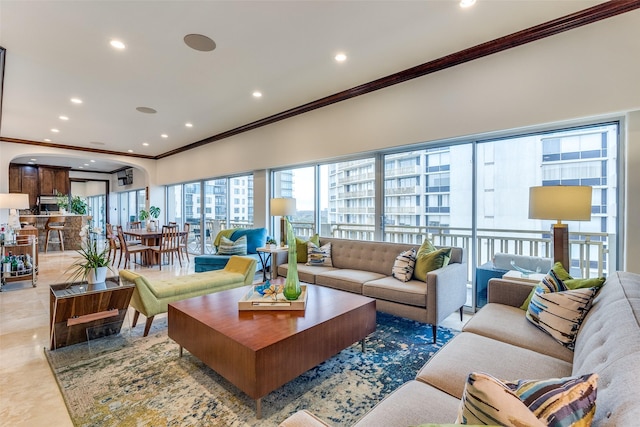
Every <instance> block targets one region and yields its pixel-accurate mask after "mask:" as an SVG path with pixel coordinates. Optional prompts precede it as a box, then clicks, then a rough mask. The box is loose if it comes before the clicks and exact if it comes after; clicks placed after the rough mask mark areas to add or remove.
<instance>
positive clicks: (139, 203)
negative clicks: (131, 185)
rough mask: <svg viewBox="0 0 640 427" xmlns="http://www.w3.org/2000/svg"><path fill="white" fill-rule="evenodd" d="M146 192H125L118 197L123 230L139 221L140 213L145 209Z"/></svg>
mask: <svg viewBox="0 0 640 427" xmlns="http://www.w3.org/2000/svg"><path fill="white" fill-rule="evenodd" d="M145 197H146V191H145V190H133V191H124V192H122V193H119V197H118V213H119V215H118V221H119V223H120V225H121V226H122V227H123V228H129V224H130V223H132V222H134V221H138V213H139V212H140V211H141V210H142V209H144V208H145Z"/></svg>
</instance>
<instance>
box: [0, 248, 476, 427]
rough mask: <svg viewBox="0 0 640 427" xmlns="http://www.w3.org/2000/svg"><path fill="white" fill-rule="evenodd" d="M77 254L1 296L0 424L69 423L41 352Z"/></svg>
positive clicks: (177, 270) (452, 323)
mask: <svg viewBox="0 0 640 427" xmlns="http://www.w3.org/2000/svg"><path fill="white" fill-rule="evenodd" d="M76 256H77V254H76V252H74V251H65V252H63V253H62V252H51V251H50V252H49V253H48V254H40V266H39V269H40V274H39V275H38V285H37V287H35V288H33V287H31V285H30V283H28V282H16V283H11V284H8V285H7V286H6V287H5V288H3V292H0V426H14V427H20V426H25V427H26V426H29V427H33V426H56V427H66V426H72V425H73V424H72V423H71V420H70V418H69V415H68V413H67V409H66V407H65V404H64V401H63V399H62V395H61V394H60V391H59V389H58V385H57V383H56V380H55V378H54V376H53V374H52V373H51V370H50V368H49V364H48V363H47V361H46V358H45V356H44V349H45V347H46V348H48V346H49V285H51V284H54V283H62V282H64V281H65V277H66V276H65V270H66V268H67V267H68V266H69V265H70V264H72V263H73V262H74V258H75V257H76ZM193 267H194V265H193V258H192V259H191V262H190V263H188V264H187V263H186V262H183V266H182V267H180V266H179V265H178V264H177V263H176V265H174V266H172V267H166V266H164V267H163V269H162V271H159V270H158V268H157V267H155V268H147V267H140V266H138V265H134V267H133V268H132V269H134V270H139V271H141V272H143V273H144V274H145V275H147V276H149V277H158V278H160V277H162V278H164V277H171V276H178V275H182V274H188V273H193ZM116 271H117V270H116ZM259 276H260V278H261V277H262V274H260V275H259ZM256 277H258V275H256ZM130 314H131V313H130ZM128 318H129V319H131V315H130V316H128ZM468 319H469V316H467V315H465V318H464V320H463V322H460V318H459V314H458V313H454V314H452V315H451V316H449V318H447V319H446V321H445V322H444V323H443V326H447V327H450V328H453V329H458V330H459V329H460V328H461V327H462V325H463V324H464V322H466V321H467V320H468ZM141 320H142V321H143V322H144V319H141Z"/></svg>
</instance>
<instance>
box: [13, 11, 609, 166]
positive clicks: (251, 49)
mask: <svg viewBox="0 0 640 427" xmlns="http://www.w3.org/2000/svg"><path fill="white" fill-rule="evenodd" d="M597 3H601V1H581V0H570V1H542V0H536V1H525V0H511V1H507V0H501V1H498V0H478V2H477V4H476V5H475V6H473V7H472V8H470V9H462V8H460V7H459V5H458V2H457V0H440V1H415V0H413V1H398V0H397V1H328V0H327V1H152V0H146V1H145V0H140V1H124V0H120V1H92V0H84V1H77V0H75V1H56V0H47V1H33V0H31V1H25V0H0V46H2V47H4V48H5V49H6V50H7V52H6V64H5V78H4V100H3V108H2V114H3V116H2V123H1V125H2V128H1V129H0V136H2V137H5V138H17V139H24V140H31V141H38V142H42V141H44V140H45V138H48V139H51V141H52V142H53V143H56V144H62V145H66V146H71V147H87V148H93V149H105V150H111V151H116V152H122V153H126V152H127V150H133V152H134V153H136V154H143V155H150V156H156V155H160V154H162V153H166V152H168V151H170V150H173V149H176V148H179V147H182V146H185V145H187V144H190V143H192V142H196V141H199V140H202V139H204V138H207V137H210V136H212V135H216V134H219V133H221V132H224V131H228V130H231V129H233V128H236V127H238V126H241V125H244V124H247V123H250V122H253V121H256V120H259V119H262V118H265V117H268V116H270V115H273V114H276V113H279V112H282V111H285V110H288V109H290V108H293V107H296V106H299V105H301V104H305V103H307V102H311V101H314V100H317V99H319V98H322V97H325V96H328V95H331V94H334V93H337V92H340V91H343V90H346V89H349V88H352V87H354V86H358V85H360V84H363V83H367V82H369V81H371V80H374V79H377V78H380V77H384V76H387V75H390V74H393V73H396V72H398V71H402V70H404V69H407V68H410V67H412V66H415V65H419V64H422V63H425V62H428V61H430V60H433V59H437V58H440V57H442V56H445V55H447V54H450V53H453V52H457V51H460V50H462V49H465V48H468V47H471V46H475V45H477V44H480V43H482V42H486V41H489V40H493V39H495V38H498V37H500V36H504V35H508V34H511V33H514V32H516V31H518V30H521V29H524V28H528V27H531V26H534V25H537V24H540V23H543V22H546V21H549V20H552V19H554V18H557V17H560V16H564V15H568V14H570V13H573V12H575V11H578V10H582V9H586V8H587V7H590V6H592V5H594V4H597ZM191 33H199V34H204V35H206V36H208V37H211V38H212V39H213V40H214V41H215V42H216V44H217V48H216V49H215V50H213V51H211V52H199V51H195V50H192V49H190V48H189V47H187V46H186V45H185V43H184V42H183V38H184V36H185V35H187V34H191ZM111 39H119V40H121V41H123V42H124V43H125V44H126V46H127V47H126V49H125V50H123V51H116V50H115V49H113V48H112V47H111V46H110V45H109V41H110V40H111ZM338 52H344V53H345V54H346V55H347V56H348V59H347V60H346V61H345V62H344V63H337V62H336V61H335V60H334V59H333V57H334V55H335V54H337V53H338ZM255 90H259V91H261V92H262V93H263V97H262V98H260V99H256V98H254V97H253V96H252V92H253V91H255ZM72 97H79V98H81V99H82V100H83V104H82V105H74V104H72V103H71V102H70V98H72ZM141 106H144V107H151V108H154V109H156V110H157V111H158V112H157V114H153V115H150V114H143V113H140V112H138V111H136V107H141ZM60 115H65V116H68V117H69V120H68V121H62V120H60V119H59V118H58V117H59V116H60ZM186 122H191V123H193V127H192V128H187V127H185V123H186ZM52 128H57V129H59V130H60V132H59V133H53V132H52V131H51V129H52ZM162 133H166V134H167V135H168V136H169V137H168V138H166V139H163V138H161V137H160V134H162ZM144 142H147V143H148V144H149V146H143V145H142V144H143V143H144ZM33 147H34V153H37V150H38V147H36V146H33ZM86 158H87V159H90V158H91V154H90V153H87V155H86ZM26 160H28V159H27V158H22V159H16V161H19V162H20V161H26ZM37 162H38V163H40V164H54V165H61V166H69V167H73V168H78V167H79V165H80V164H81V163H82V162H81V161H79V160H71V159H64V158H55V157H54V158H43V157H39V158H38V161H37ZM47 162H49V163H47ZM65 162H66V163H65ZM79 162H80V163H79ZM118 166H119V164H118V163H117V162H116V163H113V162H109V163H104V164H103V163H99V164H92V165H91V166H90V167H91V168H93V169H89V170H105V171H113V170H114V169H117V168H118Z"/></svg>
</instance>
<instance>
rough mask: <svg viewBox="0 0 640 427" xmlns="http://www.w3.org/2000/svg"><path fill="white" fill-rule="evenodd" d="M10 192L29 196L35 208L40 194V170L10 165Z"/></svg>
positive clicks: (27, 166) (34, 167) (30, 204)
mask: <svg viewBox="0 0 640 427" xmlns="http://www.w3.org/2000/svg"><path fill="white" fill-rule="evenodd" d="M67 175H68V172H67ZM9 192H10V193H25V194H28V195H29V206H30V207H34V206H35V205H36V203H37V201H38V195H39V194H40V187H39V175H38V168H37V167H36V166H29V165H14V164H12V165H9Z"/></svg>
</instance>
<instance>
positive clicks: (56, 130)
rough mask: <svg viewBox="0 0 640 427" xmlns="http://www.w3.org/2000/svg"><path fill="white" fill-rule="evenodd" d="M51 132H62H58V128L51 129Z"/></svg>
mask: <svg viewBox="0 0 640 427" xmlns="http://www.w3.org/2000/svg"><path fill="white" fill-rule="evenodd" d="M51 132H54V133H58V132H60V130H58V129H56V128H53V129H51Z"/></svg>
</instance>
